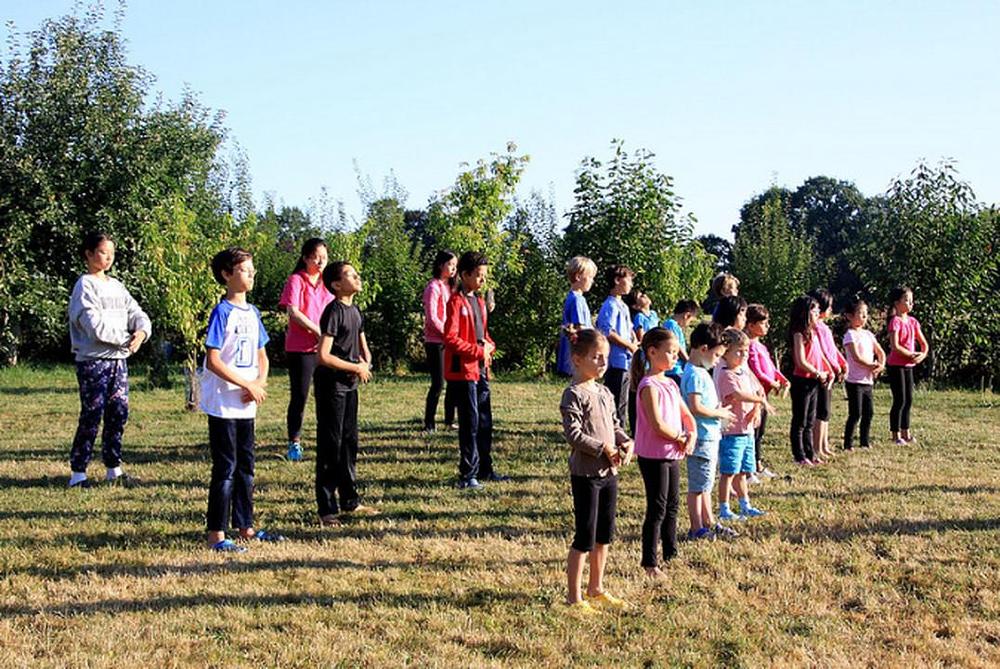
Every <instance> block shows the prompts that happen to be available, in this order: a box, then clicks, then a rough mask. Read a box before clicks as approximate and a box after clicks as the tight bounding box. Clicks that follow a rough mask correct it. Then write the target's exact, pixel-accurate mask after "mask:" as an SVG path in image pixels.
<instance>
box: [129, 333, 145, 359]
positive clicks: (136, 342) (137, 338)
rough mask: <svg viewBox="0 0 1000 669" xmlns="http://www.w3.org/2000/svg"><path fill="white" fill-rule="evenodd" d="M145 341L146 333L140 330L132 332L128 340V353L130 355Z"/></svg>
mask: <svg viewBox="0 0 1000 669" xmlns="http://www.w3.org/2000/svg"><path fill="white" fill-rule="evenodd" d="M144 341H146V333H145V332H143V331H142V330H139V331H137V332H133V333H132V338H131V339H129V340H128V353H129V355H132V354H133V353H135V352H136V351H138V350H139V347H140V346H142V343H143V342H144Z"/></svg>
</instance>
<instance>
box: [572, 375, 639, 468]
mask: <svg viewBox="0 0 1000 669" xmlns="http://www.w3.org/2000/svg"><path fill="white" fill-rule="evenodd" d="M559 411H560V412H561V413H562V423H563V434H564V435H565V436H566V441H567V442H568V443H569V445H570V448H571V449H572V450H571V451H570V454H569V473H570V474H572V475H573V476H601V477H603V476H610V475H611V474H614V473H615V472H614V471H613V470H612V467H611V461H610V460H608V456H607V455H605V454H604V445H605V444H612V443H613V444H615V445H617V446H621V444H623V443H625V442H626V441H628V440H629V436H628V434H626V432H625V430H623V429H622V427H621V425H619V423H618V415H617V414H616V413H615V398H614V396H613V395H612V394H611V391H610V390H608V388H607V386H604V385H602V384H600V383H580V384H578V383H571V384H570V385H569V387H568V388H566V390H564V391H563V396H562V401H561V402H560V403H559Z"/></svg>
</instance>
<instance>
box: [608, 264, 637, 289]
mask: <svg viewBox="0 0 1000 669" xmlns="http://www.w3.org/2000/svg"><path fill="white" fill-rule="evenodd" d="M627 276H631V277H634V276H635V272H633V271H632V270H631V269H630V268H629V267H628V266H627V265H612V266H611V267H609V268H607V269H606V270H604V278H605V280H607V282H608V286H609V287H613V286H614V285H615V281H616V280H617V279H624V278H625V277H627Z"/></svg>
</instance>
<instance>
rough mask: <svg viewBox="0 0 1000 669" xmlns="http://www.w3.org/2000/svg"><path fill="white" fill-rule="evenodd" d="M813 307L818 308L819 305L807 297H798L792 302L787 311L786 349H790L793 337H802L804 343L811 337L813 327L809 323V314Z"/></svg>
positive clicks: (813, 299)
mask: <svg viewBox="0 0 1000 669" xmlns="http://www.w3.org/2000/svg"><path fill="white" fill-rule="evenodd" d="M813 307H816V308H819V303H818V302H817V301H816V300H815V298H813V297H811V296H809V295H800V296H799V297H796V298H795V301H794V302H792V307H791V309H789V311H788V348H789V349H791V348H792V343H793V342H794V341H795V335H796V334H800V335H802V339H803V340H804V341H805V342H807V343H808V342H809V340H810V339H812V335H813V326H812V323H810V322H809V312H811V311H812V310H813Z"/></svg>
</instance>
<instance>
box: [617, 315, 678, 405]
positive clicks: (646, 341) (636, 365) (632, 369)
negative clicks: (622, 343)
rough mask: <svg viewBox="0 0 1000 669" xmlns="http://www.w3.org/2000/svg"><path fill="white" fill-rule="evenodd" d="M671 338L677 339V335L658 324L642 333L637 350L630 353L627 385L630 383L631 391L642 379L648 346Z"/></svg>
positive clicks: (653, 346) (651, 346)
mask: <svg viewBox="0 0 1000 669" xmlns="http://www.w3.org/2000/svg"><path fill="white" fill-rule="evenodd" d="M671 339H673V340H674V341H677V335H675V334H674V333H673V332H671V331H670V330H668V329H667V328H662V327H659V326H657V327H655V328H649V330H647V331H646V333H645V334H644V335H642V341H641V342H640V343H639V350H638V351H636V352H635V353H634V354H633V355H632V364H631V365H630V366H629V385H631V387H632V390H633V391H635V389H636V388H638V387H639V382H640V381H641V380H642V376H643V372H644V371H645V368H646V357H647V356H646V351H648V350H649V349H650V348H655V347H657V346H659V345H660V344H663V343H664V342H668V341H670V340H671Z"/></svg>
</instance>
